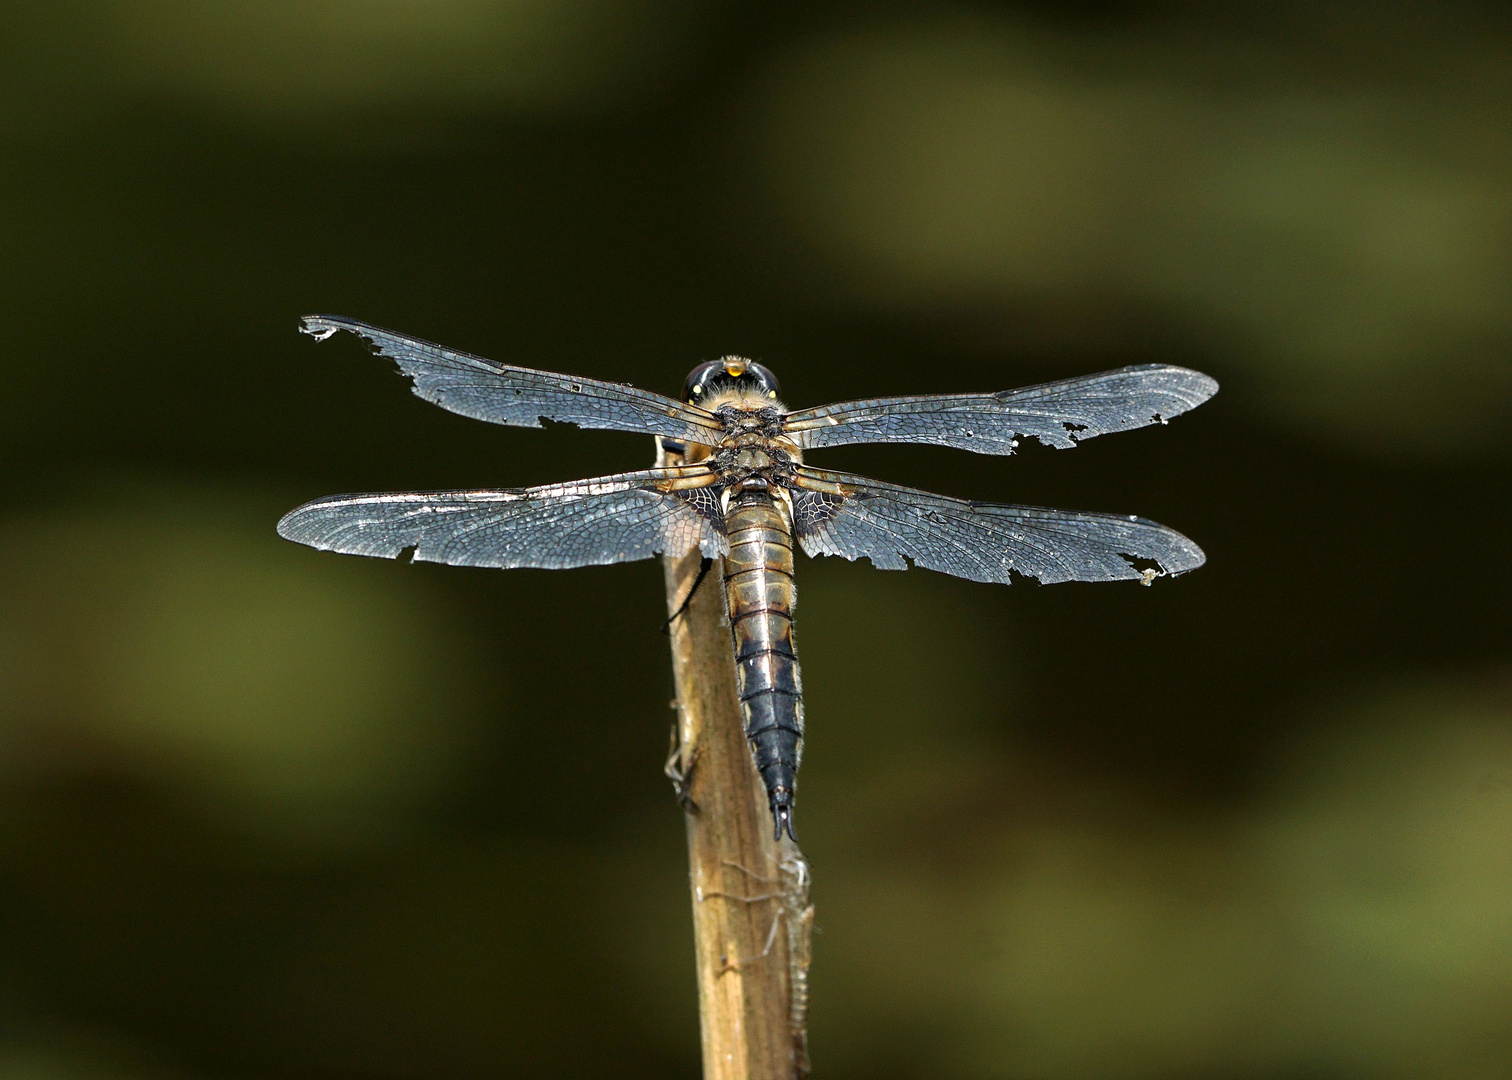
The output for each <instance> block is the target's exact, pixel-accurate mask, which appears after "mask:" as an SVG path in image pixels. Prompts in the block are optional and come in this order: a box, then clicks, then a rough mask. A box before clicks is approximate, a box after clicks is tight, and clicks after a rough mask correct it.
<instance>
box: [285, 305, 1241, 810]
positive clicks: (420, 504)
mask: <svg viewBox="0 0 1512 1080" xmlns="http://www.w3.org/2000/svg"><path fill="white" fill-rule="evenodd" d="M302 329H303V330H304V331H305V332H306V333H308V334H310V335H312V336H313V337H315V338H316V339H317V340H320V341H324V340H326V339H327V338H330V337H332V336H333V335H335V334H337V333H338V332H341V331H346V332H349V333H352V334H355V335H358V336H359V337H361V338H363V339H365V340H366V341H367V343H368V344H369V346H370V347H371V349H372V350H373V351H375V352H376V353H378V354H379V355H382V356H387V357H390V358H391V359H393V360H394V361H395V362H396V363H397V365H398V368H399V371H400V372H401V373H402V374H403V375H406V376H408V377H409V378H410V379H411V380H412V381H413V387H412V388H413V390H414V392H415V393H416V394H417V395H419V396H420V397H421V398H423V399H425V400H426V401H430V402H433V403H435V404H437V405H440V406H441V407H442V408H444V409H449V410H450V411H452V412H454V413H459V414H461V415H463V416H468V417H472V418H474V419H478V420H485V421H488V422H490V423H495V424H507V425H511V426H515V427H540V426H541V423H542V421H543V420H551V421H554V422H557V423H564V424H575V425H577V426H578V427H582V428H598V429H610V430H615V431H629V432H636V433H639V434H643V435H651V436H655V437H656V438H657V439H658V440H659V446H660V450H661V454H660V455H659V457H658V461H659V465H658V467H656V468H651V469H642V470H639V471H636V472H626V473H619V474H617V475H614V476H603V477H598V478H596V479H591V480H577V481H573V482H571V483H565V484H546V485H543V486H540V487H527V488H498V489H491V490H466V491H412V492H397V493H386V494H359V495H332V496H329V497H326V498H321V499H316V500H314V501H313V502H308V503H306V504H304V505H303V506H300V507H298V508H297V509H295V510H292V511H290V512H289V513H288V514H287V515H285V516H284V517H283V519H282V520H281V521H280V522H279V523H278V531H279V533H280V534H281V535H282V536H284V537H285V538H287V539H289V540H293V541H297V542H298V543H301V544H308V545H309V546H310V547H313V548H318V549H320V550H322V551H334V552H341V553H344V554H348V555H367V556H374V557H378V558H390V559H391V558H397V557H398V556H400V555H401V554H403V553H405V552H410V553H411V558H412V559H413V560H418V561H423V562H438V563H447V564H450V565H453V566H486V567H538V568H546V569H568V568H571V567H579V566H593V565H604V564H609V563H622V562H631V561H634V560H637V559H649V558H651V557H653V556H656V555H664V556H672V557H684V556H687V555H688V554H689V553H690V552H693V551H695V550H696V551H698V552H699V553H700V555H701V557H702V559H703V562H702V564H701V570H702V571H704V572H706V571H707V570H708V569H709V567H710V566H711V565H713V564H714V563H715V562H716V561H719V560H722V576H723V581H724V589H725V596H726V605H727V608H728V614H729V625H730V635H731V644H732V647H733V660H734V664H735V670H736V686H737V688H738V691H739V698H740V710H741V716H742V720H743V722H744V725H745V735H746V737H747V739H748V740H749V743H750V746H751V750H752V753H753V755H754V760H755V765H756V768H757V771H758V773H759V774H760V776H761V779H762V782H763V784H764V786H765V788H766V792H767V797H768V801H769V804H770V808H771V814H772V822H773V829H774V833H775V838H776V839H779V840H780V839H781V836H782V833H783V832H784V831H786V832H787V834H788V836H789V837H790V838H791V837H793V836H794V834H793V800H794V795H795V792H796V788H797V775H798V765H799V760H800V757H801V754H802V749H803V730H804V716H803V684H802V679H801V672H800V670H799V666H798V652H797V648H796V646H795V644H794V637H793V612H794V608H795V606H796V594H795V591H794V588H793V572H794V548H795V547H802V549H803V551H804V552H805V553H806V554H807V555H809V556H818V555H838V556H841V557H843V558H846V559H851V560H855V559H858V558H863V557H864V558H866V559H869V560H870V561H871V563H872V565H873V566H875V567H877V568H878V569H882V570H905V569H907V568H908V567H909V565H910V563H911V564H912V565H914V566H919V567H924V568H926V569H929V570H935V571H939V572H940V573H944V574H950V575H953V576H955V577H960V578H966V579H968V580H971V581H980V582H997V583H1001V584H1009V583H1010V581H1011V579H1012V578H1013V577H1014V576H1019V577H1023V578H1034V579H1037V580H1038V581H1040V582H1041V583H1045V584H1050V583H1055V582H1062V581H1115V580H1134V581H1140V582H1142V583H1143V584H1146V585H1148V584H1150V582H1151V581H1152V580H1153V579H1154V578H1156V577H1164V576H1171V575H1176V574H1182V573H1185V572H1187V571H1188V570H1193V569H1196V568H1197V567H1199V566H1201V565H1202V564H1203V563H1204V562H1205V561H1206V556H1205V555H1204V554H1203V552H1202V549H1201V548H1199V547H1198V546H1197V545H1196V544H1194V543H1193V542H1192V541H1191V540H1189V539H1187V538H1186V537H1185V536H1183V535H1182V534H1181V533H1179V532H1176V531H1175V530H1174V529H1170V528H1167V527H1166V526H1164V525H1160V524H1157V523H1156V522H1153V521H1148V520H1146V519H1144V518H1141V517H1136V516H1132V515H1127V514H1103V513H1087V512H1082V511H1071V510H1054V509H1048V508H1044V507H1035V506H1015V505H1008V504H1000V503H990V502H975V501H969V500H964V499H956V498H950V497H947V496H944V495H934V494H931V493H929V492H927V491H919V490H916V489H914V488H908V487H900V486H898V485H896V484H889V483H884V482H883V481H880V480H872V479H868V478H867V477H864V476H856V475H853V474H851V473H844V472H834V471H831V470H828V469H818V468H814V467H812V466H810V465H808V464H806V463H805V461H804V455H805V454H806V453H807V452H808V451H810V450H823V449H826V448H828V447H832V446H845V445H850V444H856V443H922V444H928V445H933V446H947V447H954V448H956V449H960V450H969V451H974V452H976V453H979V454H997V455H1006V454H1012V453H1013V452H1014V450H1015V449H1016V448H1017V447H1018V446H1019V443H1020V441H1021V440H1023V439H1026V438H1032V439H1036V440H1038V441H1039V442H1040V443H1042V444H1045V445H1047V446H1051V447H1057V448H1061V449H1067V448H1070V447H1074V446H1076V445H1077V444H1078V443H1080V442H1083V441H1085V440H1087V439H1090V438H1093V437H1094V436H1097V435H1104V434H1108V433H1110V432H1115V431H1128V430H1131V429H1133V428H1139V427H1144V426H1146V425H1149V424H1163V423H1165V422H1166V421H1168V420H1169V419H1171V418H1172V417H1175V416H1177V415H1179V414H1181V413H1184V412H1186V411H1187V410H1189V409H1192V408H1195V407H1196V406H1197V405H1200V404H1201V403H1202V402H1204V401H1206V400H1207V399H1208V398H1210V397H1212V396H1213V394H1215V393H1216V392H1217V390H1218V384H1217V383H1216V382H1215V381H1214V380H1213V379H1211V378H1209V377H1208V376H1207V375H1204V374H1202V373H1201V372H1198V371H1192V370H1190V369H1188V368H1182V367H1175V366H1172V365H1168V364H1142V365H1136V366H1132V367H1123V368H1118V369H1117V370H1114V371H1105V372H1102V373H1100V374H1095V375H1084V376H1080V377H1077V378H1071V379H1063V380H1060V381H1058V382H1048V383H1042V384H1039V385H1036V386H1029V387H1024V388H1022V389H1018V390H1006V391H1002V392H1000V393H984V394H945V395H931V396H912V397H874V398H866V399H864V400H860V401H845V402H840V403H838V404H833V405H823V406H820V407H818V408H811V409H798V410H793V411H790V410H789V409H788V408H787V406H786V405H784V404H783V402H782V400H781V397H780V395H781V388H780V387H779V386H778V382H777V377H776V376H775V375H774V374H773V373H772V371H771V370H770V369H769V368H767V367H766V366H765V365H763V364H760V363H757V362H755V361H752V360H747V359H743V358H740V357H735V356H727V357H724V358H723V359H720V360H714V361H710V362H708V363H704V364H700V365H699V366H698V367H696V368H694V369H693V371H692V373H691V374H690V375H689V376H688V379H687V382H686V384H685V386H684V391H683V395H682V397H681V398H680V399H677V398H671V397H666V396H664V395H662V394H657V393H652V392H650V391H647V390H641V389H638V388H636V387H634V386H631V385H629V384H626V383H614V382H604V381H601V380H598V379H589V378H583V377H579V376H572V375H559V374H556V373H554V372H549V371H537V370H534V369H531V368H525V367H516V366H514V365H512V364H505V363H500V362H498V361H495V360H487V359H484V358H483V357H481V356H474V355H471V354H469V353H465V352H458V351H456V350H453V349H448V348H444V347H442V346H440V345H435V344H432V343H430V342H427V341H422V340H420V339H419V338H414V337H410V336H408V335H406V334H400V333H395V332H394V331H391V330H384V329H382V328H380V327H377V326H371V325H369V324H367V323H363V322H358V321H357V320H355V319H348V318H344V317H340V316H333V315H312V316H307V317H306V318H305V319H304V320H303V323H302ZM697 580H702V577H701V576H700V577H699V578H698V579H697ZM696 587H697V583H696V582H695V585H694V588H696ZM691 595H692V590H691V589H690V590H689V596H690V597H691ZM684 606H686V602H684ZM675 617H676V616H674V618H675Z"/></svg>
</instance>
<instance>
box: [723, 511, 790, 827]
mask: <svg viewBox="0 0 1512 1080" xmlns="http://www.w3.org/2000/svg"><path fill="white" fill-rule="evenodd" d="M725 528H726V532H727V535H728V536H729V538H730V554H729V555H728V556H727V557H726V559H725V575H724V580H725V596H726V598H727V600H728V602H729V609H730V634H731V637H732V638H733V640H734V646H735V685H736V689H737V691H738V692H739V695H740V712H741V717H742V718H743V719H744V721H745V733H746V738H748V739H749V740H750V741H751V748H752V750H753V751H754V752H755V755H756V769H757V771H758V772H759V773H760V774H761V780H762V783H764V784H765V785H766V789H767V797H768V799H769V800H770V802H771V806H772V819H773V822H774V825H775V827H776V831H777V833H778V834H779V835H780V834H781V832H782V830H783V829H784V828H786V829H787V830H788V835H789V836H791V835H792V831H793V824H792V813H793V793H794V790H795V788H796V785H797V776H798V762H799V759H800V758H801V756H802V753H803V681H802V678H801V677H800V675H799V671H798V651H797V649H796V648H795V647H794V645H793V605H794V603H795V594H794V591H793V528H792V523H791V521H790V520H789V518H788V514H787V508H786V505H785V504H783V503H781V502H779V501H778V500H777V499H775V498H774V497H773V496H772V494H771V493H770V492H767V491H745V492H741V493H738V494H736V495H735V496H734V498H733V499H732V500H731V502H730V506H729V509H728V510H727V511H726V514H725Z"/></svg>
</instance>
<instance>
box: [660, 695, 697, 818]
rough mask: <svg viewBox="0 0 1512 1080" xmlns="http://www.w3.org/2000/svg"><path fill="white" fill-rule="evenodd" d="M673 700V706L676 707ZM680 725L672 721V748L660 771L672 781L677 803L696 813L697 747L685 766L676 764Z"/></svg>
mask: <svg viewBox="0 0 1512 1080" xmlns="http://www.w3.org/2000/svg"><path fill="white" fill-rule="evenodd" d="M676 704H677V703H676V702H673V707H674V708H675V707H676ZM679 735H680V725H679V724H678V722H677V721H676V720H674V721H672V748H671V749H670V750H669V751H668V752H667V763H666V764H665V765H663V766H662V773H663V775H665V776H666V778H667V779H668V780H670V781H672V794H674V795H676V796H677V802H678V804H679V805H680V806H681V807H682V808H683V809H684V810H685V811H687V812H688V813H690V814H696V813H698V804H697V803H696V802H694V801H693V791H692V788H693V770H694V769H696V768H697V767H698V747H696V746H695V747H694V748H693V752H692V753H691V754H689V755H688V764H687V766H686V767H683V766H682V765H680V764H678V758H680V757H682V739H681V738H680V737H679Z"/></svg>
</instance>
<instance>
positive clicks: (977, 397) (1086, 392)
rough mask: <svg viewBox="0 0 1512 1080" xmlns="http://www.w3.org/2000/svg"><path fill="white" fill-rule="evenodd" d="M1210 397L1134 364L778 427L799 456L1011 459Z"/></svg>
mask: <svg viewBox="0 0 1512 1080" xmlns="http://www.w3.org/2000/svg"><path fill="white" fill-rule="evenodd" d="M1217 392H1218V384H1217V382H1215V381H1214V380H1213V379H1211V378H1209V377H1208V376H1206V375H1204V374H1202V372H1200V371H1191V370H1189V369H1187V368H1182V367H1172V366H1171V365H1169V364H1142V365H1139V366H1136V367H1126V368H1119V369H1118V370H1116V371H1104V372H1102V373H1101V374H1098V375H1083V376H1080V377H1078V378H1075V379H1063V380H1061V381H1060V382H1051V383H1042V384H1040V385H1038V386H1026V387H1024V388H1023V389H1022V390H1005V391H1003V392H1002V393H1000V394H952V395H945V396H939V397H895V398H870V399H868V400H865V401H844V402H841V403H839V404H838V405H823V406H820V407H819V408H817V409H803V410H801V411H799V412H795V413H789V414H788V416H787V419H786V422H785V423H784V425H783V426H784V429H785V430H786V432H787V434H788V437H789V438H791V439H792V440H793V442H794V443H795V444H796V445H797V446H799V447H800V448H802V449H805V450H807V449H812V448H815V447H821V446H844V445H846V444H848V443H899V442H901V443H930V444H933V445H935V446H953V447H956V448H957V449H960V450H974V451H976V452H977V453H979V454H1011V453H1013V449H1014V447H1015V446H1016V445H1018V440H1019V439H1021V438H1026V437H1032V438H1035V439H1038V440H1039V441H1040V442H1042V443H1045V444H1046V445H1047V446H1055V447H1061V448H1066V447H1071V446H1075V445H1076V444H1077V443H1078V442H1081V441H1082V440H1083V439H1090V438H1092V437H1093V436H1094V435H1105V434H1107V433H1109V432H1112V431H1128V430H1129V429H1131V428H1137V427H1144V426H1145V425H1146V424H1155V423H1164V422H1165V421H1167V420H1169V419H1170V418H1171V417H1173V416H1177V415H1180V414H1181V413H1184V412H1186V411H1187V410H1188V409H1192V408H1195V407H1197V406H1198V405H1201V404H1202V403H1203V402H1204V401H1206V400H1207V399H1208V398H1210V397H1212V396H1213V395H1214V394H1216V393H1217Z"/></svg>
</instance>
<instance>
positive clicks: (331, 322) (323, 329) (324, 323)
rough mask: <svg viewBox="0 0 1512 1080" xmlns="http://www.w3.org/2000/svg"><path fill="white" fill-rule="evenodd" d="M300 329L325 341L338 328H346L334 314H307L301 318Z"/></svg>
mask: <svg viewBox="0 0 1512 1080" xmlns="http://www.w3.org/2000/svg"><path fill="white" fill-rule="evenodd" d="M299 329H300V331H301V332H302V333H306V334H309V335H310V336H311V337H312V338H314V339H315V340H316V341H324V340H326V339H327V338H329V337H330V336H331V335H332V334H334V333H336V331H338V330H342V329H345V327H343V326H342V325H341V322H340V321H338V320H337V319H336V318H335V317H334V316H331V315H306V316H305V317H304V318H302V319H300V320H299Z"/></svg>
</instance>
